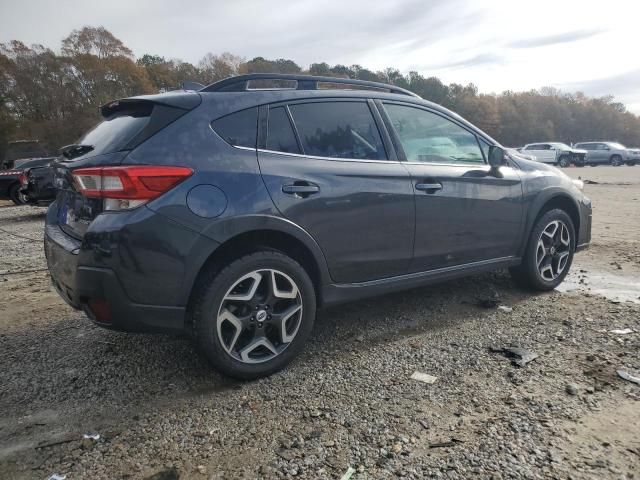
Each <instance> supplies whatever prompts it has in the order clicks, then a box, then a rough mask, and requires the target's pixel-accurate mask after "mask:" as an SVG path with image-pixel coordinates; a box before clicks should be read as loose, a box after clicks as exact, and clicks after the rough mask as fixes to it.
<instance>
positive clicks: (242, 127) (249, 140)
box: [211, 108, 258, 148]
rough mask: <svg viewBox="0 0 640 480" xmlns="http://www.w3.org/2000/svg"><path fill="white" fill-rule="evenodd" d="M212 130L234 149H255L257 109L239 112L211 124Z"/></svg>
mask: <svg viewBox="0 0 640 480" xmlns="http://www.w3.org/2000/svg"><path fill="white" fill-rule="evenodd" d="M211 127H212V128H213V130H214V131H215V132H216V133H217V134H218V135H220V136H221V137H222V138H224V139H225V141H226V142H227V143H229V144H230V145H233V146H236V147H249V148H256V137H257V133H258V109H257V108H249V109H247V110H241V111H239V112H236V113H232V114H231V115H227V116H226V117H222V118H219V119H218V120H214V121H213V122H211Z"/></svg>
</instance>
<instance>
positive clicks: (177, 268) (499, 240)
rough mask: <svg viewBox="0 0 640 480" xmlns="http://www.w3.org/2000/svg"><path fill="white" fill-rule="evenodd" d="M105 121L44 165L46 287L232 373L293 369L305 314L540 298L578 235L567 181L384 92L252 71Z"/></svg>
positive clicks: (411, 98) (106, 109) (141, 102)
mask: <svg viewBox="0 0 640 480" xmlns="http://www.w3.org/2000/svg"><path fill="white" fill-rule="evenodd" d="M101 111H102V115H103V117H104V121H103V122H101V123H100V124H98V125H97V126H96V127H95V128H94V129H93V130H91V131H90V132H89V133H87V134H86V135H85V136H84V137H83V138H82V139H81V140H80V141H79V143H78V144H76V145H70V146H67V147H65V148H64V149H63V154H64V158H61V159H60V161H59V162H58V164H57V166H56V167H55V168H56V176H55V183H56V186H57V188H58V191H59V193H58V196H57V199H56V201H55V202H54V203H53V204H52V205H51V206H50V208H49V210H48V213H47V219H46V231H45V251H46V256H47V262H48V265H49V270H50V272H51V277H52V279H53V284H54V285H55V287H56V288H57V290H58V292H59V293H60V295H61V296H62V297H63V298H64V299H65V300H66V301H67V302H68V303H69V304H70V305H72V306H73V307H75V308H78V309H83V310H84V311H85V312H86V313H87V315H88V316H89V318H91V319H92V320H93V321H94V322H96V323H97V324H98V325H101V326H104V327H107V328H113V329H118V330H125V331H165V332H166V331H172V332H187V333H188V334H189V335H191V336H192V337H193V338H194V340H195V342H196V343H197V345H198V346H199V347H200V348H201V350H202V351H203V352H204V354H205V355H206V356H207V357H208V359H209V360H210V361H211V362H212V364H213V365H214V366H215V367H216V368H218V369H219V370H220V371H222V372H223V373H225V374H227V375H230V376H234V377H237V378H242V379H249V378H256V377H259V376H264V375H269V374H271V373H273V372H275V371H277V370H279V369H281V368H282V367H283V366H284V365H286V364H287V363H288V362H289V361H291V359H292V358H293V357H295V355H296V354H298V353H299V352H300V351H301V349H302V347H303V344H304V342H305V340H306V339H307V338H308V336H309V334H310V332H311V329H312V326H313V322H314V318H315V315H316V309H317V308H319V307H325V306H328V305H334V304H337V303H340V302H345V301H349V300H354V299H358V298H363V297H367V296H373V295H379V294H383V293H388V292H391V291H395V290H401V289H407V288H412V287H416V286H420V285H425V284H428V283H432V282H436V281H441V280H447V279H451V278H455V277H460V276H463V275H469V274H474V273H479V272H484V271H487V270H493V269H498V268H509V269H510V270H511V273H512V275H513V277H514V279H515V280H516V281H517V282H518V283H519V284H522V285H525V286H527V287H529V288H533V289H537V290H550V289H553V288H554V287H556V286H557V285H558V284H559V283H560V282H561V281H562V280H563V279H564V277H565V275H566V274H567V272H568V270H569V268H570V266H571V262H572V258H573V254H574V252H575V251H577V250H579V249H581V248H584V247H586V246H587V245H588V244H589V241H590V237H591V203H590V201H589V200H588V199H587V198H586V197H585V196H584V195H583V194H582V192H581V191H580V189H579V186H577V185H576V182H573V181H572V180H571V179H570V178H569V177H567V176H566V175H565V174H563V173H562V172H560V171H559V170H558V169H556V168H555V167H552V166H548V165H544V164H540V163H536V162H530V161H527V160H525V159H522V158H512V157H510V156H509V155H507V154H506V153H505V151H504V150H503V148H502V147H501V146H500V145H499V144H498V142H496V141H495V140H493V139H492V138H490V137H489V136H488V135H486V134H485V133H483V132H482V131H480V130H478V129H477V128H475V127H474V126H473V125H471V124H469V123H468V122H466V121H465V120H463V119H462V118H460V117H459V116H458V115H456V114H454V113H452V112H450V111H448V110H446V109H444V108H442V107H440V106H438V105H434V104H433V103H430V102H427V101H424V100H422V99H421V98H419V97H417V96H415V95H414V94H412V93H411V92H408V91H406V90H403V89H401V88H398V87H395V86H391V85H385V84H379V83H372V82H363V81H356V80H347V79H335V78H327V77H309V76H293V75H288V76H287V75H272V74H254V75H247V76H239V77H234V78H229V79H226V80H223V81H221V82H218V83H215V84H212V85H210V86H208V87H204V88H202V89H201V90H199V91H189V92H188V91H180V92H173V93H166V94H161V95H152V96H142V97H134V98H128V99H124V100H118V101H114V102H112V103H109V104H107V105H105V106H103V107H102V109H101Z"/></svg>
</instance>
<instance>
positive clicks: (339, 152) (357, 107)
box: [289, 102, 387, 160]
mask: <svg viewBox="0 0 640 480" xmlns="http://www.w3.org/2000/svg"><path fill="white" fill-rule="evenodd" d="M289 110H290V111H291V116H292V117H293V121H294V123H295V125H296V129H297V130H298V135H299V136H300V142H301V143H302V148H303V149H304V153H305V155H313V156H317V157H331V158H349V159H359V160H386V158H387V155H386V152H385V149H384V145H383V144H382V138H381V137H380V132H378V128H377V127H376V124H375V122H374V119H373V115H372V114H371V110H370V109H369V106H368V105H367V104H366V103H365V102H316V103H301V104H296V105H290V106H289Z"/></svg>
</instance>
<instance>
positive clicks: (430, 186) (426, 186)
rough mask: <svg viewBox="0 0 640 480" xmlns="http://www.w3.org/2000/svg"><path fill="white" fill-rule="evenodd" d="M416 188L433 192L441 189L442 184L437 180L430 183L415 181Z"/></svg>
mask: <svg viewBox="0 0 640 480" xmlns="http://www.w3.org/2000/svg"><path fill="white" fill-rule="evenodd" d="M416 190H422V191H423V192H427V193H435V192H437V191H438V190H442V184H441V183H439V182H431V183H416Z"/></svg>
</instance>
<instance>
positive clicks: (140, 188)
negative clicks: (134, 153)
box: [73, 165, 193, 210]
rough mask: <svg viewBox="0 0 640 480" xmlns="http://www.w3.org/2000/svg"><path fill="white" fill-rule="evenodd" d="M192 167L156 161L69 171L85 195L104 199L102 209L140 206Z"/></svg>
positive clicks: (181, 178) (188, 173) (186, 175)
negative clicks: (135, 164) (163, 163)
mask: <svg viewBox="0 0 640 480" xmlns="http://www.w3.org/2000/svg"><path fill="white" fill-rule="evenodd" d="M192 173H193V170H191V169H190V168H186V167H164V166H156V165H143V166H124V167H122V166H120V167H91V168H79V169H77V170H74V171H73V178H74V181H75V184H76V186H77V188H78V190H79V191H80V193H82V194H83V195H84V196H85V197H91V198H103V199H105V202H104V208H105V210H123V209H130V208H135V207H137V206H140V205H142V204H144V203H146V202H148V201H149V200H152V199H154V198H156V197H158V196H160V195H162V194H163V193H165V192H167V191H169V190H171V189H172V188H173V187H175V186H176V185H177V184H178V183H180V182H182V181H183V180H185V179H187V178H188V177H189V176H191V174H192Z"/></svg>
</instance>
